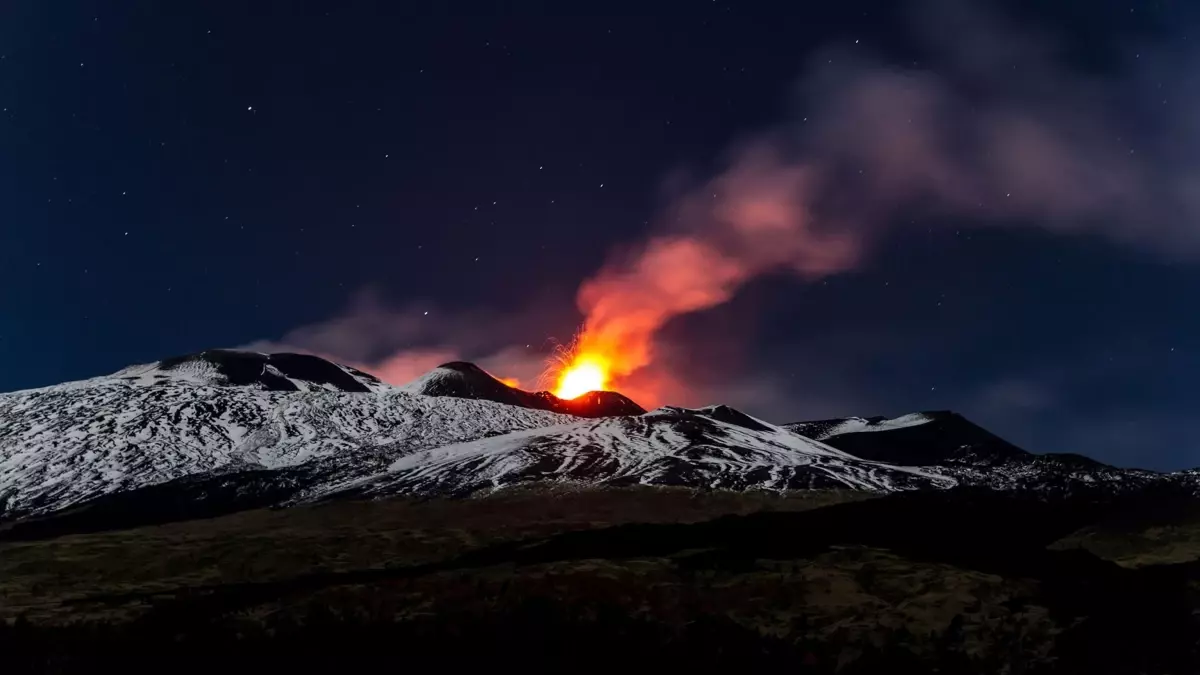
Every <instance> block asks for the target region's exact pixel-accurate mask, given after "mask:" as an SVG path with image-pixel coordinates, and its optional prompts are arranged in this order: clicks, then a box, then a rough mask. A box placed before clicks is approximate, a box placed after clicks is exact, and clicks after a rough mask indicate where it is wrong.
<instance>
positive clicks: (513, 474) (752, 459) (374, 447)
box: [0, 350, 1200, 527]
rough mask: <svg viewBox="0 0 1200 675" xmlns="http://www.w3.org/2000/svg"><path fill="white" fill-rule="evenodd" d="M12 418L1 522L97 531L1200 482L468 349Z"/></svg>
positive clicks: (157, 383) (254, 367)
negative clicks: (706, 397)
mask: <svg viewBox="0 0 1200 675" xmlns="http://www.w3.org/2000/svg"><path fill="white" fill-rule="evenodd" d="M0 420H2V421H3V424H2V425H0V519H3V520H10V521H11V520H15V519H20V518H24V517H26V516H33V515H48V514H55V513H61V512H63V511H64V509H75V510H79V509H83V510H84V511H86V512H87V513H89V514H90V515H89V516H88V519H89V522H91V523H92V524H93V525H92V526H96V527H110V526H113V523H114V522H117V521H119V522H120V523H124V524H130V523H133V524H136V523H138V522H149V520H148V519H150V520H152V519H153V518H162V517H166V514H173V515H172V516H171V517H172V518H176V517H177V518H188V517H196V516H197V515H212V514H213V513H217V512H223V511H230V510H239V509H244V508H256V507H260V506H268V505H276V506H278V505H291V504H300V503H306V502H311V501H314V500H331V499H347V498H361V497H370V498H376V497H386V496H405V495H420V496H422V497H438V496H454V497H459V496H467V495H471V494H475V493H480V492H488V491H494V490H497V489H501V488H504V487H507V486H515V485H535V484H547V483H558V484H567V485H572V486H628V485H643V486H674V487H681V488H689V489H695V490H712V489H723V490H735V491H744V490H772V491H794V490H806V489H814V488H835V489H841V490H853V491H865V492H872V493H887V492H897V491H910V490H940V489H945V488H952V487H957V486H982V487H988V488H992V489H998V490H1033V491H1038V492H1053V493H1075V492H1081V491H1101V492H1128V491H1130V490H1138V489H1142V488H1145V487H1148V486H1156V485H1173V486H1178V487H1180V488H1181V489H1183V490H1187V491H1191V490H1194V489H1195V486H1196V484H1197V483H1198V482H1200V472H1187V471H1185V472H1178V473H1175V474H1160V473H1155V472H1152V471H1142V470H1138V469H1122V468H1117V467H1113V466H1109V465H1106V464H1102V463H1100V462H1096V461H1094V460H1090V459H1088V458H1085V457H1081V456H1079V455H1069V454H1057V455H1055V454H1048V455H1039V454H1034V453H1029V452H1026V451H1025V450H1022V449H1020V448H1018V447H1016V446H1014V445H1012V444H1011V443H1008V442H1006V441H1004V440H1003V439H1001V438H999V437H997V436H995V435H994V434H991V433H989V432H988V431H986V430H984V429H982V428H980V427H978V426H977V425H974V424H972V423H971V422H969V421H968V420H966V419H965V418H963V417H962V416H960V415H957V414H954V413H950V412H927V413H913V414H909V415H903V416H900V417H896V418H884V417H875V418H858V417H855V418H845V419H839V420H820V421H816V422H799V423H793V424H786V425H776V424H773V423H771V422H769V421H766V420H762V419H759V418H756V417H754V416H753V415H752V414H748V413H746V412H743V411H739V410H736V409H734V408H731V407H728V406H722V405H717V406H710V407H707V408H700V409H687V408H679V407H665V408H659V409H657V410H653V411H649V412H647V411H646V410H644V409H643V408H642V407H641V406H639V405H638V404H637V403H635V402H633V401H632V400H630V399H629V398H627V397H625V396H623V395H621V394H619V393H617V392H611V391H596V392H589V393H587V394H584V395H582V396H579V397H578V398H575V399H570V400H567V399H562V398H558V397H556V396H554V395H553V394H550V393H548V392H545V391H540V392H530V391H524V390H522V389H518V388H515V387H510V386H508V385H506V384H504V383H503V382H501V381H500V380H498V379H496V378H494V377H492V376H491V375H489V374H488V373H487V372H486V371H485V370H483V369H482V368H480V367H478V366H476V365H474V364H471V363H466V362H451V363H446V364H443V365H441V366H439V367H437V368H435V369H433V370H431V371H430V372H428V373H426V374H425V375H423V376H421V377H419V378H417V379H416V380H415V381H413V382H410V383H408V384H406V385H404V386H399V387H397V386H392V385H389V384H386V383H384V382H381V381H379V380H378V379H376V378H374V377H373V376H371V375H369V374H367V373H364V372H362V371H359V370H356V369H354V368H350V367H347V366H344V365H340V364H336V363H333V362H330V361H327V360H325V359H321V358H319V357H315V356H310V355H301V354H261V353H257V352H245V351H230V350H210V351H205V352H199V353H197V354H189V355H184V356H179V357H173V358H168V359H164V360H162V361H158V362H154V363H150V364H143V365H138V366H131V367H128V368H125V369H123V370H121V371H119V372H117V373H114V374H112V375H108V376H103V377H97V378H93V379H90V380H83V381H80V382H68V383H64V384H60V385H55V386H51V387H45V388H42V389H33V390H27V391H19V392H13V393H8V394H0ZM193 506H195V507H196V508H193ZM105 514H108V515H105ZM155 514H157V515H155ZM118 515H119V517H118ZM114 519H115V520H114Z"/></svg>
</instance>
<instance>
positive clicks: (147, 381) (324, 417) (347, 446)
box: [0, 352, 575, 515]
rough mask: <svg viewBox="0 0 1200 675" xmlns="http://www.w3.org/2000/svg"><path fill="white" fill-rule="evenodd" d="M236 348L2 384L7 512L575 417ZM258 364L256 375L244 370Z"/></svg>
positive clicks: (0, 442)
mask: <svg viewBox="0 0 1200 675" xmlns="http://www.w3.org/2000/svg"><path fill="white" fill-rule="evenodd" d="M213 354H217V357H216V359H214V358H213V357H212V355H213ZM231 354H232V353H230V352H219V353H215V352H205V353H203V354H199V355H194V356H189V357H182V358H179V359H168V360H166V361H161V362H158V363H155V364H149V365H145V366H136V367H131V368H126V369H124V370H122V371H120V372H118V373H115V374H113V375H111V376H107V377H98V378H93V379H90V380H84V381H81V382H71V383H67V384H61V385H56V386H52V387H46V388H43V389H32V390H27V391H19V392H14V393H9V394H2V395H0V504H2V505H3V506H4V507H5V508H4V513H6V514H9V515H19V514H29V513H40V512H46V511H52V510H56V509H60V508H63V507H66V506H70V505H73V504H77V503H79V502H82V501H85V500H88V499H92V498H94V497H98V496H100V495H104V494H109V493H113V492H120V491H126V490H132V489H136V488H139V487H142V486H146V485H151V484H155V483H162V482H165V481H169V480H172V479H176V478H181V477H184V476H190V475H195V474H201V473H205V472H211V471H214V470H225V471H229V470H248V469H281V468H286V467H294V466H298V465H301V464H307V463H310V462H316V461H319V460H322V459H327V458H332V459H335V460H336V459H337V458H339V457H345V458H352V457H355V456H362V455H363V454H364V453H382V454H385V455H387V456H389V457H391V456H393V455H400V454H404V453H407V452H413V451H417V450H421V449H427V448H435V447H441V446H443V445H447V444H451V443H458V442H463V441H469V440H474V439H477V438H482V437H485V436H490V435H496V434H502V433H507V432H510V431H514V430H523V429H535V428H540V427H545V426H547V425H552V424H561V423H563V422H566V421H569V420H571V419H575V418H571V417H567V416H565V415H560V414H557V413H552V412H548V411H544V410H532V409H528V408H521V407H517V406H509V405H503V404H499V403H494V402H491V401H482V400H470V399H461V398H449V397H432V396H423V395H419V394H413V393H410V392H407V391H402V390H399V389H396V388H394V387H390V386H388V385H385V384H383V383H381V382H378V381H377V380H374V378H371V377H370V376H369V375H366V374H362V373H358V372H357V371H353V370H350V369H344V368H343V367H341V366H335V365H334V364H332V363H330V362H328V361H324V360H323V359H316V357H303V360H296V359H293V358H292V357H296V356H299V355H288V354H282V355H281V354H273V355H270V356H269V357H265V358H263V357H264V356H265V355H255V354H236V355H233V356H232V357H231V356H230V355H231ZM314 360H315V362H319V363H315V362H314ZM254 362H258V363H259V364H260V370H259V371H258V373H257V374H254V373H253V372H251V371H247V370H239V369H240V368H241V367H242V366H243V365H244V364H247V363H254ZM231 363H232V364H235V365H234V366H233V367H232V368H231V367H229V364H231ZM281 363H282V364H284V365H282V366H280V365H276V364H281ZM296 363H300V364H303V369H301V368H295V367H292V366H294V365H295V364H296ZM331 369H332V370H331ZM231 373H232V375H231ZM248 373H249V374H248ZM335 463H336V462H335Z"/></svg>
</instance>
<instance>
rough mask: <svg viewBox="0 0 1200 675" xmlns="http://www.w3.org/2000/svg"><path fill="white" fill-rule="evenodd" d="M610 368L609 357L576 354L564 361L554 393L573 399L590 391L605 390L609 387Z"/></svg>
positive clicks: (560, 396)
mask: <svg viewBox="0 0 1200 675" xmlns="http://www.w3.org/2000/svg"><path fill="white" fill-rule="evenodd" d="M609 370H610V367H609V363H608V360H607V359H604V358H602V357H600V356H596V355H594V354H575V355H573V356H572V357H571V358H570V360H569V361H566V362H565V363H563V366H562V369H561V371H560V372H559V375H558V386H557V387H555V389H554V395H555V396H557V397H559V398H566V399H572V398H577V397H579V396H582V395H583V394H586V393H588V392H589V391H604V390H605V389H607V388H608V377H609Z"/></svg>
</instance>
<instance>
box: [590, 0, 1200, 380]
mask: <svg viewBox="0 0 1200 675" xmlns="http://www.w3.org/2000/svg"><path fill="white" fill-rule="evenodd" d="M913 18H914V21H913V24H914V26H915V27H916V30H917V33H918V36H919V38H920V39H921V40H922V41H923V43H924V46H925V48H926V50H927V51H928V52H929V53H931V54H933V60H932V62H931V63H930V65H928V66H924V67H918V66H897V65H894V64H889V63H888V62H887V61H885V60H882V59H879V58H875V57H872V56H871V55H870V54H867V53H865V51H866V50H865V49H860V48H858V47H854V48H853V49H851V48H850V46H849V45H846V46H842V47H831V48H829V49H825V50H822V51H820V52H818V54H817V55H816V56H815V58H813V59H812V64H811V66H810V68H809V69H808V70H807V73H806V74H805V76H804V77H803V78H802V79H801V80H800V82H799V84H798V87H797V96H798V98H797V108H796V110H797V113H796V117H795V118H794V119H791V120H789V121H788V122H786V123H784V124H782V125H780V126H779V127H777V128H775V129H770V130H767V131H765V132H763V133H760V134H758V135H756V136H754V137H751V138H750V139H749V140H746V141H744V142H743V143H741V144H739V145H738V146H737V147H736V148H734V150H733V151H732V152H731V153H730V154H729V156H728V160H727V163H726V165H725V167H724V169H723V170H721V171H720V172H719V173H718V174H717V175H716V176H715V177H713V178H711V179H709V180H707V181H704V182H701V183H698V184H695V185H693V186H692V187H691V188H690V189H689V190H687V191H685V192H684V193H682V194H680V195H679V196H677V198H676V199H675V200H674V201H673V202H672V203H671V205H670V206H669V208H668V209H666V211H665V215H664V217H663V218H662V220H661V224H660V227H659V229H658V231H657V232H656V233H655V234H654V235H653V236H651V237H650V238H648V239H647V240H646V242H644V243H643V244H641V245H640V246H638V247H634V248H632V249H626V250H624V251H622V252H620V253H619V254H617V255H615V256H614V257H613V258H612V259H611V260H610V261H609V263H608V264H607V265H605V266H604V268H603V269H602V270H600V272H599V273H597V274H596V275H594V276H593V277H592V278H590V279H588V280H587V281H585V282H584V283H583V285H582V287H581V288H580V291H579V294H578V298H577V304H578V306H579V309H580V310H581V311H582V312H583V314H584V316H585V322H586V323H585V330H584V335H585V336H587V337H588V338H589V339H590V341H591V343H592V346H593V347H594V348H596V349H598V350H600V351H602V352H606V353H617V354H622V355H624V356H626V357H627V359H626V360H625V361H624V362H623V366H624V368H622V369H620V370H619V371H618V373H617V374H618V375H622V376H625V375H630V374H632V373H634V372H636V371H639V370H641V371H642V372H641V373H640V377H639V378H638V380H639V381H640V382H645V381H647V380H653V377H649V376H648V374H647V372H646V371H650V372H651V373H652V372H653V370H654V366H653V363H654V361H655V355H654V353H653V350H654V348H655V336H656V335H657V334H658V332H659V331H660V330H661V329H662V328H663V327H664V326H665V325H666V324H667V323H668V322H669V321H671V320H672V319H674V318H675V317H678V316H680V315H682V314H687V313H691V312H697V311H702V310H705V309H709V308H712V307H715V306H717V305H720V304H722V303H725V302H727V301H728V300H730V299H731V298H732V297H733V296H734V295H735V294H736V293H737V292H738V290H739V289H740V288H741V287H742V286H743V285H745V284H746V283H748V282H749V281H751V280H753V279H755V278H758V277H760V276H762V275H764V274H768V273H776V272H779V271H791V272H793V273H795V274H798V275H801V276H802V277H804V278H807V279H816V278H820V277H823V276H826V275H830V274H835V273H839V272H845V271H848V270H851V269H854V268H856V267H858V266H860V265H862V264H864V261H866V260H868V259H869V257H870V255H871V254H872V253H873V249H874V248H875V247H876V246H877V245H878V244H879V243H880V241H881V240H882V239H883V237H885V236H886V234H887V232H888V231H889V230H890V229H892V228H902V227H904V226H905V224H907V223H910V222H914V221H917V220H918V219H920V222H922V225H923V226H924V224H925V223H927V222H941V221H953V222H955V224H956V227H959V226H963V225H969V224H971V225H979V226H987V225H1003V226H1023V227H1039V228H1047V229H1050V230H1053V231H1057V232H1061V233H1065V234H1077V233H1081V234H1095V235H1102V236H1105V237H1108V238H1110V239H1112V240H1114V241H1115V242H1117V243H1119V244H1133V245H1137V246H1140V247H1143V248H1145V249H1147V250H1151V251H1154V252H1156V253H1158V254H1162V255H1166V256H1169V257H1173V258H1185V259H1194V258H1195V257H1196V256H1197V254H1200V222H1198V220H1197V217H1198V216H1200V165H1198V163H1197V162H1196V160H1195V159H1194V151H1195V150H1197V149H1200V143H1197V141H1198V140H1200V134H1197V131H1200V129H1197V125H1196V124H1195V123H1194V122H1193V121H1192V120H1191V111H1192V109H1193V107H1192V105H1190V103H1193V102H1200V96H1197V93H1200V91H1198V89H1197V87H1196V86H1195V81H1194V80H1189V78H1188V77H1187V76H1186V73H1187V72H1189V71H1188V69H1187V68H1181V69H1180V70H1179V73H1180V74H1181V75H1182V77H1172V76H1169V75H1167V74H1166V72H1165V71H1163V70H1162V68H1163V66H1162V65H1161V64H1160V65H1159V66H1158V67H1159V69H1160V72H1157V73H1155V74H1154V77H1153V78H1151V77H1149V72H1148V71H1147V72H1143V71H1139V70H1137V69H1129V70H1126V71H1124V72H1122V73H1120V74H1119V75H1115V76H1114V75H1109V76H1100V75H1096V74H1089V73H1085V72H1082V71H1080V70H1077V69H1073V68H1072V67H1071V66H1070V65H1069V59H1068V58H1067V56H1068V55H1067V54H1066V53H1065V52H1064V50H1063V48H1062V46H1061V45H1059V44H1056V43H1055V42H1054V41H1053V40H1051V39H1050V38H1048V37H1047V36H1045V35H1042V34H1040V33H1038V32H1037V30H1036V29H1035V28H1032V27H1026V26H1020V25H1017V24H1015V23H1013V22H1011V21H1009V20H1007V19H1005V18H1003V17H1002V16H1000V15H998V14H995V13H992V12H990V11H989V10H988V8H986V7H983V6H980V5H971V4H968V3H961V2H948V1H947V2H932V3H924V4H921V5H919V7H918V10H917V11H916V12H915V13H914V17H913ZM1137 56H1138V58H1137V59H1134V60H1135V61H1137V62H1138V63H1142V64H1146V63H1149V62H1150V61H1153V60H1159V59H1161V58H1163V56H1162V55H1158V54H1151V53H1149V52H1148V51H1147V52H1146V53H1143V54H1138V55H1137ZM1143 57H1145V58H1144V60H1143ZM1186 61H1188V62H1192V63H1195V60H1193V59H1188V60H1186ZM1177 65H1183V64H1177ZM1148 70H1149V69H1148ZM1164 83H1165V84H1164ZM1147 91H1157V92H1159V93H1158V94H1155V95H1154V97H1153V98H1147V97H1146V95H1145V94H1146V92H1147ZM1164 91H1165V92H1169V94H1167V93H1162V92H1164ZM1168 95H1169V98H1170V99H1173V100H1166V101H1163V100H1162V99H1164V98H1166V97H1168ZM664 375H665V374H664ZM619 383H620V381H618V384H619ZM650 388H651V389H653V385H652V384H651V385H650Z"/></svg>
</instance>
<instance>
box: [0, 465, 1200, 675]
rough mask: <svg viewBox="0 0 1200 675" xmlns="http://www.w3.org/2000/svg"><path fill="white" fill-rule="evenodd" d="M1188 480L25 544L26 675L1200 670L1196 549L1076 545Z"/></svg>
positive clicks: (1158, 517) (522, 506) (595, 505)
mask: <svg viewBox="0 0 1200 675" xmlns="http://www.w3.org/2000/svg"><path fill="white" fill-rule="evenodd" d="M1189 499H1190V497H1189V496H1187V495H1184V494H1181V493H1168V492H1145V493H1140V494H1137V495H1122V496H1099V495H1096V496H1092V497H1083V496H1073V497H1055V496H1050V497H1047V496H1045V495H1036V494H1019V493H998V492H994V491H990V490H971V489H965V490H964V489H956V490H948V491H936V492H912V493H902V494H896V495H890V496H883V497H876V498H871V499H865V500H864V499H862V495H859V494H855V493H837V492H802V493H793V494H790V495H773V494H769V493H738V492H722V491H716V492H706V493H700V492H694V491H690V490H677V489H663V488H626V489H606V490H582V491H572V490H562V489H561V488H558V489H553V490H550V489H532V490H527V491H521V492H513V493H507V494H500V495H497V496H494V497H489V498H484V499H472V500H451V501H444V500H431V501H411V500H409V501H381V502H371V503H365V502H343V503H333V504H325V505H318V506H308V507H298V508H292V509H286V510H280V511H248V512H244V513H239V514H234V515H230V516H225V517H222V518H217V519H212V520H197V521H192V522H189V523H174V524H170V525H163V526H158V527H148V528H141V529H136V530H126V531H119V532H108V533H104V534H93V535H76V536H67V537H60V538H57V539H50V540H44V541H32V542H9V543H4V544H0V578H2V579H3V582H0V584H2V585H0V592H2V593H3V595H2V596H0V597H2V598H3V601H4V602H3V606H4V610H3V616H5V617H6V619H7V623H6V624H5V625H6V626H7V627H6V628H4V629H3V631H2V634H0V649H2V650H3V653H4V654H5V655H6V657H5V662H6V663H10V664H11V663H20V664H21V665H20V668H19V669H18V671H17V672H38V671H41V672H95V671H96V670H97V669H101V668H104V669H114V670H123V671H141V670H149V669H154V668H159V667H161V665H162V664H163V663H170V664H171V669H172V670H175V671H183V672H204V671H211V670H212V669H216V668H229V664H235V666H236V667H237V668H240V669H247V670H248V669H258V668H264V667H269V668H272V669H286V670H289V671H296V672H318V671H321V670H328V669H330V668H333V669H338V670H346V669H353V668H367V667H369V664H372V663H391V662H395V661H396V659H397V658H399V657H398V655H399V654H402V655H403V660H404V662H405V663H409V664H412V663H436V664H439V667H441V668H443V669H447V668H448V669H450V670H456V669H458V668H466V667H472V668H475V667H499V665H497V664H501V662H508V663H511V662H512V660H514V659H516V660H519V662H520V664H521V667H522V669H533V670H542V669H551V670H564V669H572V670H584V671H596V670H605V669H612V668H616V667H624V668H642V667H670V668H688V669H691V670H699V671H711V670H715V669H729V668H736V669H751V670H760V669H766V668H781V669H784V668H786V669H787V670H789V671H799V672H812V673H833V672H838V673H847V672H849V673H856V672H897V671H896V669H897V668H908V669H910V671H911V670H912V669H916V672H923V671H930V670H934V669H936V670H938V671H939V672H952V673H958V672H961V673H997V672H1025V673H1098V672H1103V673H1188V672H1197V667H1198V666H1200V661H1198V660H1197V653H1196V649H1197V645H1198V644H1200V643H1198V639H1200V624H1197V619H1196V615H1195V610H1196V609H1197V608H1200V602H1198V600H1200V597H1198V596H1197V592H1196V591H1197V588H1198V587H1200V586H1198V583H1200V564H1198V563H1197V562H1196V558H1194V557H1193V558H1191V559H1188V560H1184V559H1182V558H1180V559H1179V560H1178V561H1177V562H1175V563H1173V564H1149V565H1141V566H1133V565H1130V564H1129V563H1128V562H1127V561H1126V562H1125V564H1117V563H1116V562H1114V561H1113V560H1110V559H1106V557H1108V558H1111V557H1113V556H1112V555H1106V557H1100V556H1097V555H1095V554H1093V553H1091V552H1088V551H1087V550H1085V549H1083V548H1079V547H1078V546H1076V544H1075V543H1074V541H1075V540H1078V539H1079V538H1080V537H1083V536H1085V535H1086V537H1091V540H1092V541H1095V539H1096V537H1097V536H1098V534H1097V533H1099V532H1112V531H1115V530H1120V531H1124V532H1138V531H1140V530H1139V527H1141V525H1139V523H1143V524H1145V526H1146V527H1147V528H1158V527H1162V526H1163V523H1164V518H1165V519H1166V520H1168V521H1170V522H1171V523H1173V525H1172V526H1173V527H1174V528H1175V529H1176V531H1178V532H1181V533H1182V532H1190V531H1191V530H1192V529H1193V528H1196V529H1200V517H1197V515H1198V514H1197V510H1195V509H1192V510H1191V511H1190V512H1187V513H1181V512H1180V511H1179V507H1180V506H1181V505H1183V504H1186V503H1188V501H1187V500H1189ZM1172 514H1179V515H1175V516H1173V515H1172ZM1143 529H1144V528H1143ZM1089 533H1090V534H1089ZM1181 536H1190V535H1181ZM1086 537H1085V538H1086ZM1108 546H1109V547H1110V549H1115V548H1116V545H1115V544H1113V543H1111V542H1110V543H1109V544H1108ZM1110 553H1111V551H1110ZM1118 557H1119V555H1118ZM18 617H24V618H23V619H20V620H19V621H18V622H17V623H13V622H14V621H17V620H18ZM389 659H390V660H389ZM489 664H490V665H489ZM622 664H624V665H622Z"/></svg>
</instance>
